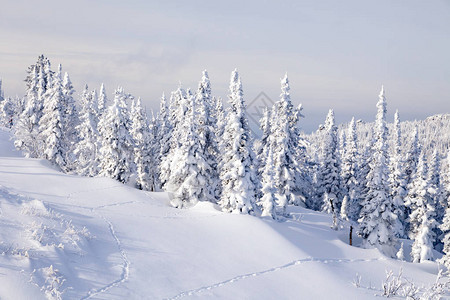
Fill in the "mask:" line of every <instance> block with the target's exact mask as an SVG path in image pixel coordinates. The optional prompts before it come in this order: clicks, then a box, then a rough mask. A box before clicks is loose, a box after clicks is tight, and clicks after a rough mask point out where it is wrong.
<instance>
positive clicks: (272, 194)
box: [258, 146, 279, 219]
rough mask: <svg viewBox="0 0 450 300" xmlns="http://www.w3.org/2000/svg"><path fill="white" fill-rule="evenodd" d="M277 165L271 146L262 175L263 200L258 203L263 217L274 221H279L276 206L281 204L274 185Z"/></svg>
mask: <svg viewBox="0 0 450 300" xmlns="http://www.w3.org/2000/svg"><path fill="white" fill-rule="evenodd" d="M274 173H275V164H274V159H273V151H272V147H270V146H269V152H268V153H267V158H266V159H265V167H264V171H263V173H262V176H261V178H262V180H261V186H262V188H261V195H262V196H261V198H260V200H259V202H258V204H259V206H260V207H261V209H262V213H261V217H266V216H269V217H271V218H272V219H277V212H276V206H277V204H278V203H279V201H278V200H277V195H276V192H277V190H276V188H275V184H274Z"/></svg>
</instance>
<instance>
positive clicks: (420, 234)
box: [405, 151, 437, 262]
mask: <svg viewBox="0 0 450 300" xmlns="http://www.w3.org/2000/svg"><path fill="white" fill-rule="evenodd" d="M427 171H428V169H427V162H426V160H425V154H424V152H423V151H422V153H421V154H420V156H419V162H418V164H417V171H416V172H415V173H414V177H413V180H412V181H411V183H410V184H409V186H408V195H407V196H406V198H405V200H406V202H405V205H407V206H408V207H409V208H410V209H411V214H410V215H409V219H408V221H409V224H410V232H409V233H408V235H409V237H410V239H412V240H414V244H413V247H412V250H411V259H412V261H413V262H422V261H425V260H432V259H433V254H432V249H433V243H434V242H435V238H436V234H435V233H434V228H435V227H436V226H437V223H436V212H435V209H434V207H433V204H434V203H433V198H432V194H431V193H430V181H429V178H428V176H427V175H428V174H427Z"/></svg>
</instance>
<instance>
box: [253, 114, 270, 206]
mask: <svg viewBox="0 0 450 300" xmlns="http://www.w3.org/2000/svg"><path fill="white" fill-rule="evenodd" d="M270 121H271V110H270V109H269V108H268V107H265V108H264V110H263V116H262V118H261V119H260V120H259V126H260V129H261V132H262V136H261V139H259V140H256V141H255V143H254V144H253V147H254V148H255V149H254V152H255V160H254V165H255V171H256V174H257V176H258V180H257V183H256V184H257V187H256V189H257V198H261V197H262V194H261V188H262V186H261V183H262V174H263V172H264V170H265V166H266V159H267V157H268V150H269V148H270V137H271V128H270ZM272 151H273V150H272ZM272 155H273V154H272ZM272 163H273V162H272Z"/></svg>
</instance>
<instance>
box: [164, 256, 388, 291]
mask: <svg viewBox="0 0 450 300" xmlns="http://www.w3.org/2000/svg"><path fill="white" fill-rule="evenodd" d="M380 260H386V259H385V258H373V259H346V258H314V257H309V258H304V259H298V260H294V261H291V262H290V263H287V264H285V265H281V266H278V267H274V268H270V269H267V270H264V271H260V272H254V273H247V274H244V275H239V276H236V277H233V278H231V279H228V280H224V281H221V282H218V283H215V284H212V285H208V286H203V287H200V288H197V289H193V290H189V291H184V292H181V293H179V294H178V295H176V296H174V297H171V298H167V299H168V300H172V299H180V298H183V297H186V296H192V295H194V294H198V293H202V292H205V291H209V290H212V289H215V288H218V287H221V286H224V285H227V284H230V283H233V282H236V281H239V280H243V279H246V278H249V277H257V276H261V275H264V274H267V273H272V272H276V271H279V270H283V269H287V268H290V267H292V266H296V265H300V264H304V263H309V262H318V263H323V264H329V263H355V262H373V261H380Z"/></svg>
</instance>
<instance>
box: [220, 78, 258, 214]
mask: <svg viewBox="0 0 450 300" xmlns="http://www.w3.org/2000/svg"><path fill="white" fill-rule="evenodd" d="M228 97H229V104H230V107H229V108H228V113H227V121H226V125H225V131H224V134H223V136H222V140H223V153H222V162H223V163H222V168H221V170H220V171H221V173H220V179H221V182H222V195H221V198H220V206H221V207H222V208H223V210H225V211H229V212H241V213H249V212H251V211H253V209H254V203H255V195H256V191H255V181H256V173H255V170H254V169H253V160H254V154H253V151H252V138H251V135H250V128H249V126H248V120H247V116H246V111H245V103H244V95H243V92H242V83H241V79H240V77H239V74H238V72H237V70H234V71H233V72H232V73H231V80H230V94H229V96H228Z"/></svg>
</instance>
